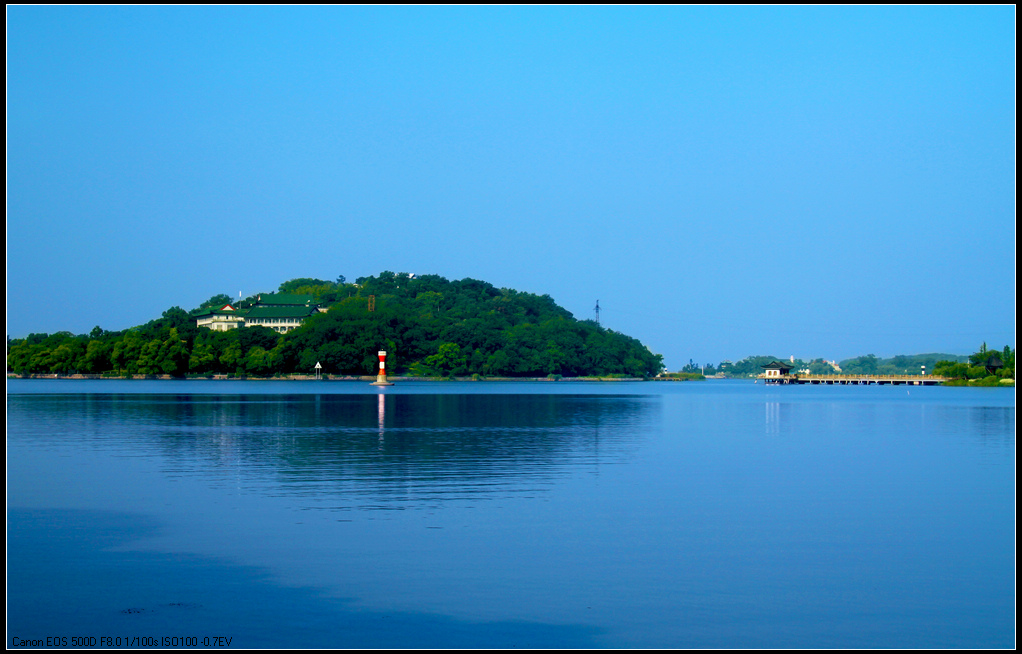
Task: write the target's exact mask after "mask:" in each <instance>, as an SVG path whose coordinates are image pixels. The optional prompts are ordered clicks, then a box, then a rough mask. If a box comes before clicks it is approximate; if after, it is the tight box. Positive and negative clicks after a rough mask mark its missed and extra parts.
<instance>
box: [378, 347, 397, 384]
mask: <svg viewBox="0 0 1022 654" xmlns="http://www.w3.org/2000/svg"><path fill="white" fill-rule="evenodd" d="M376 354H377V355H378V356H379V357H380V372H379V374H377V375H376V381H374V382H373V386H393V385H394V384H392V383H391V382H389V381H387V353H386V352H385V351H383V350H380V351H379V352H377V353H376Z"/></svg>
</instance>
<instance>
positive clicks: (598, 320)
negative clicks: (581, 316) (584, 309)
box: [594, 300, 600, 326]
mask: <svg viewBox="0 0 1022 654" xmlns="http://www.w3.org/2000/svg"><path fill="white" fill-rule="evenodd" d="M594 311H596V325H597V326H599V325H600V301H599V300H597V301H596V308H595V309H594Z"/></svg>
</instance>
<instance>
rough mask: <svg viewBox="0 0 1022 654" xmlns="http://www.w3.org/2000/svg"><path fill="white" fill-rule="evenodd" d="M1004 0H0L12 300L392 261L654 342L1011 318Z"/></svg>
mask: <svg viewBox="0 0 1022 654" xmlns="http://www.w3.org/2000/svg"><path fill="white" fill-rule="evenodd" d="M1014 26H1015V9H1014V7H1009V6H988V7H978V8H973V7H895V8H889V7H812V8H801V7H768V8H760V7H701V8H691V7H641V8H627V7H613V8H605V7H539V8H537V7H474V8H462V7H355V8H351V7H302V8H281V7H245V8H233V7H215V8H207V7H157V8H145V7H70V6H61V7H42V6H20V7H9V8H8V10H7V333H8V335H9V336H11V337H23V336H25V335H27V334H28V333H30V332H55V331H62V330H67V331H72V332H75V333H84V332H88V331H89V330H90V329H92V327H93V326H95V325H100V326H102V327H103V328H105V329H111V330H115V329H124V328H127V327H130V326H133V325H137V324H141V323H144V322H146V321H148V320H150V319H152V318H155V317H158V316H159V315H160V314H161V313H162V311H164V310H165V309H167V308H168V307H171V306H181V307H182V308H185V309H191V308H194V307H195V306H197V305H198V304H199V303H201V302H202V301H204V300H205V299H207V298H209V297H210V296H212V295H214V294H216V293H228V294H230V295H232V296H237V294H238V292H239V291H241V292H242V293H243V294H245V295H246V296H247V295H249V294H252V293H256V292H259V291H271V290H275V289H276V287H277V286H278V285H279V284H280V283H281V282H283V281H285V280H288V279H292V278H295V277H319V278H322V279H331V280H332V279H335V278H336V277H337V276H338V275H345V276H346V277H347V278H348V280H349V281H350V280H354V279H355V278H356V277H359V276H368V275H373V274H376V273H379V272H380V271H383V270H392V271H395V272H412V273H420V274H421V273H434V274H439V275H442V276H444V277H447V278H448V279H461V278H464V277H472V278H476V279H482V280H486V281H488V282H491V283H493V284H495V285H497V286H501V287H509V288H515V289H518V290H522V291H530V292H534V293H541V294H542V293H546V294H549V295H551V296H552V297H553V298H554V299H555V300H556V301H557V302H558V303H559V304H561V305H562V306H564V307H566V308H567V309H568V310H570V311H572V312H573V313H574V314H575V316H576V317H579V318H589V317H592V308H593V306H594V305H595V304H596V301H597V300H599V301H600V306H601V308H602V309H603V311H602V314H601V319H602V322H603V324H604V325H606V326H608V327H610V328H613V329H616V330H618V331H621V332H624V333H626V334H629V335H631V336H635V337H636V338H638V339H640V340H641V341H642V342H643V343H645V344H647V345H648V346H649V347H650V348H651V349H652V350H653V351H654V352H658V353H661V354H663V355H664V358H665V363H666V364H667V366H668V368H669V369H672V370H673V369H677V368H679V367H681V366H682V365H684V364H685V363H687V362H688V361H689V359H694V360H695V361H696V362H697V363H717V362H719V361H720V360H722V359H732V360H737V359H740V358H742V357H745V356H748V355H753V354H773V355H776V356H788V355H792V354H793V355H795V356H798V357H804V358H809V357H825V358H827V359H835V358H836V359H842V358H847V357H852V356H858V355H861V354H868V353H873V354H876V355H878V356H893V355H895V354H913V353H922V352H937V351H939V352H951V353H962V354H964V353H969V352H972V351H974V350H975V349H977V348H978V346H979V344H980V343H981V342H983V341H986V342H987V343H988V345H990V346H991V347H997V348H1000V347H1002V346H1003V345H1005V344H1011V345H1012V346H1014V344H1015V317H1014V316H1015V245H1014V243H1015V182H1014V179H1015V173H1014V170H1015V63H1014V62H1015V27H1014Z"/></svg>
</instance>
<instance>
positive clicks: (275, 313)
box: [239, 306, 316, 320]
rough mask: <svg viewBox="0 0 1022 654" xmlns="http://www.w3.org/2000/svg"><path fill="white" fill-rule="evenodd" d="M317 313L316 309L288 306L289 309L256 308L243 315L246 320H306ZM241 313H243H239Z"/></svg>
mask: <svg viewBox="0 0 1022 654" xmlns="http://www.w3.org/2000/svg"><path fill="white" fill-rule="evenodd" d="M315 312H316V309H315V308H314V307H306V306H297V307H296V306H288V307H264V306H255V307H252V308H251V309H249V310H248V311H247V312H246V313H244V314H243V315H244V316H245V318H246V319H249V320H251V319H256V320H259V319H262V318H306V317H308V316H311V315H312V314H313V313H315ZM239 313H241V312H239Z"/></svg>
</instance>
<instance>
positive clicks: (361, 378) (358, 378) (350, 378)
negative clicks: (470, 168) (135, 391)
mask: <svg viewBox="0 0 1022 654" xmlns="http://www.w3.org/2000/svg"><path fill="white" fill-rule="evenodd" d="M7 379H64V380H96V379H99V380H106V379H109V380H118V381H134V380H137V381H260V382H263V381H331V382H334V381H342V382H344V381H347V382H374V381H376V376H375V375H322V376H321V377H320V378H319V379H317V378H316V376H315V375H284V376H280V377H255V376H238V377H229V376H227V375H213V376H210V377H206V376H191V377H173V376H171V375H92V374H89V375H86V374H76V375H59V374H31V375H18V374H15V373H7ZM388 379H389V380H390V381H393V382H402V381H406V382H448V381H480V382H509V381H513V382H525V381H527V382H557V381H562V382H579V381H585V382H618V381H620V382H637V381H639V382H641V381H653V380H652V379H650V380H646V379H643V378H642V377H560V378H553V377H482V376H480V377H454V378H446V377H402V376H400V375H395V376H389V377H388Z"/></svg>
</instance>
